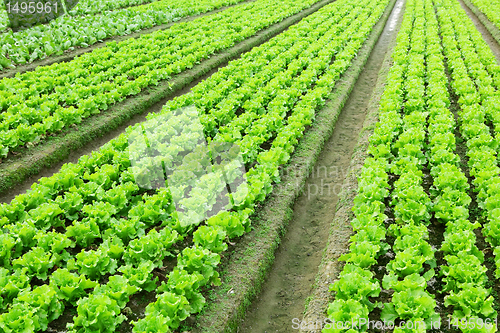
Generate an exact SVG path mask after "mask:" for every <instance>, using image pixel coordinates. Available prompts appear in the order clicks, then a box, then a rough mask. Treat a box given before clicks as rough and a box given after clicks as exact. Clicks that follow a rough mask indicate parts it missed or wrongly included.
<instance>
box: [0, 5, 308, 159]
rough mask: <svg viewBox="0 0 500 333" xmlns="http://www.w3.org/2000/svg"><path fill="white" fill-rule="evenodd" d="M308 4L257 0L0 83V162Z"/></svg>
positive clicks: (294, 12)
mask: <svg viewBox="0 0 500 333" xmlns="http://www.w3.org/2000/svg"><path fill="white" fill-rule="evenodd" d="M315 2H317V0H308V1H298V0H294V1H288V2H287V3H286V4H283V3H282V2H281V1H277V0H258V1H254V2H250V3H246V4H243V5H240V6H236V7H232V8H229V9H226V10H224V11H222V12H220V13H217V14H214V15H208V16H205V17H201V18H198V19H196V20H193V21H191V22H184V23H178V24H176V25H174V26H173V27H171V28H169V29H167V30H164V31H156V32H154V33H151V34H147V35H142V36H141V38H138V39H133V38H132V39H127V40H125V41H122V42H120V43H117V42H110V43H108V45H107V46H106V47H103V48H99V49H96V50H94V51H93V52H90V53H86V54H84V55H82V56H80V57H77V58H75V59H74V60H72V61H69V62H62V63H55V64H53V65H50V66H43V67H37V69H36V70H35V71H32V72H27V73H24V74H21V75H17V76H16V77H14V78H4V79H2V80H0V89H1V91H0V155H2V156H4V157H5V156H7V154H8V152H9V151H12V150H13V149H15V148H16V147H20V146H23V145H25V144H27V143H30V142H31V143H33V142H39V141H40V140H43V138H45V136H46V135H48V134H50V133H54V132H57V131H59V130H61V129H62V128H64V127H69V126H71V125H75V124H78V123H80V122H81V121H82V119H84V118H87V117H89V116H90V115H92V114H96V113H99V112H101V111H105V110H107V109H108V107H109V106H111V105H113V104H115V103H117V102H119V101H122V100H124V99H125V98H127V97H129V96H133V95H136V94H138V93H140V92H141V91H143V90H144V89H145V88H147V87H150V86H154V85H158V83H159V82H160V81H162V80H167V79H169V78H170V77H171V76H172V75H175V74H178V73H180V72H182V71H184V70H186V69H188V68H192V67H193V66H194V65H195V64H197V63H199V62H200V61H202V60H203V59H207V58H208V57H210V56H211V55H213V54H214V53H216V52H219V51H221V50H224V49H227V48H229V47H231V46H233V45H234V44H235V43H237V42H240V41H242V40H244V39H245V38H248V37H250V36H253V35H255V34H256V33H257V32H258V31H260V30H261V29H263V28H266V27H269V26H271V25H272V24H275V23H277V22H279V21H281V20H283V19H285V18H286V17H289V16H291V15H293V14H296V13H297V12H299V11H301V10H302V9H305V8H307V7H309V6H311V5H312V4H314V3H315ZM278 9H279V10H278Z"/></svg>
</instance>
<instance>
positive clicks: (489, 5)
mask: <svg viewBox="0 0 500 333" xmlns="http://www.w3.org/2000/svg"><path fill="white" fill-rule="evenodd" d="M471 3H472V4H473V5H474V6H476V7H477V8H478V9H479V10H480V11H481V12H483V13H484V14H485V15H486V17H488V19H489V20H490V21H491V22H492V23H493V24H494V25H496V26H497V28H498V29H500V3H498V1H495V0H471Z"/></svg>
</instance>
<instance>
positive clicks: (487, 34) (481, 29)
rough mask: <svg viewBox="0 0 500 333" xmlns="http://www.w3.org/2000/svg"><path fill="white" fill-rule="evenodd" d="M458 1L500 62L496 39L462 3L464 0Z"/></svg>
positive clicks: (498, 46)
mask: <svg viewBox="0 0 500 333" xmlns="http://www.w3.org/2000/svg"><path fill="white" fill-rule="evenodd" d="M458 2H459V3H460V6H462V8H463V10H465V12H466V13H467V15H468V16H469V18H470V19H471V20H472V22H473V23H474V26H475V27H476V29H477V30H478V31H479V32H480V33H481V35H482V36H483V39H484V40H485V41H486V43H487V44H488V45H489V47H490V49H491V51H492V52H493V54H494V55H495V58H496V59H497V64H500V44H499V43H498V42H497V41H496V39H495V38H494V37H493V35H492V34H491V33H490V32H489V31H488V29H486V27H485V26H484V24H483V23H482V22H481V20H480V19H479V18H478V17H477V15H476V14H474V12H473V11H472V10H471V9H470V8H469V7H468V6H467V5H466V4H465V3H464V1H463V0H458Z"/></svg>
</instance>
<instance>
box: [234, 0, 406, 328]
mask: <svg viewBox="0 0 500 333" xmlns="http://www.w3.org/2000/svg"><path fill="white" fill-rule="evenodd" d="M403 4H404V1H403V0H399V1H398V2H397V3H396V5H395V6H394V8H393V11H392V13H391V16H390V17H389V20H388V22H387V24H386V26H385V29H384V31H383V33H382V34H381V36H380V38H379V40H378V42H377V44H376V45H375V47H374V49H373V51H372V53H371V55H370V57H369V59H368V62H367V64H366V65H365V68H364V70H363V71H362V73H361V75H360V76H359V78H358V81H357V82H356V85H355V86H354V89H353V91H352V93H351V95H350V97H349V99H348V101H347V103H346V105H345V107H344V109H343V111H342V113H341V114H340V116H339V118H338V120H337V124H336V126H335V130H334V132H333V134H332V136H331V137H330V139H329V140H328V141H327V142H326V144H325V148H324V150H323V151H322V153H321V155H320V157H319V159H318V162H317V164H316V166H315V167H314V168H313V171H312V173H311V176H310V177H309V178H308V180H307V182H306V185H305V187H304V193H303V194H302V195H301V196H300V197H299V198H298V199H297V201H296V203H295V206H294V209H293V210H294V211H293V219H292V220H291V221H290V223H289V225H288V230H287V233H286V234H285V236H284V237H283V239H282V243H281V244H280V247H279V248H278V250H277V252H276V258H275V261H274V264H273V267H272V268H271V270H270V274H269V277H268V278H267V282H266V283H265V285H264V287H263V289H262V292H261V294H260V295H259V296H258V297H257V298H256V300H255V301H254V303H253V304H252V306H251V307H250V309H249V311H248V314H247V316H246V319H245V321H244V322H243V323H242V325H241V326H240V328H239V330H238V332H241V333H250V332H252V333H253V332H258V333H261V332H290V331H291V330H292V329H293V325H294V323H295V322H297V321H300V320H301V319H302V314H303V312H304V305H305V301H306V298H307V297H308V296H309V295H310V294H311V292H312V290H313V285H314V280H315V277H316V274H317V272H318V267H319V265H320V263H321V260H322V256H323V251H322V250H323V249H325V247H326V245H327V241H328V236H329V231H330V226H331V223H332V221H333V220H334V216H335V211H336V206H337V202H338V198H339V197H338V195H339V193H340V191H341V189H342V185H343V182H344V179H345V177H346V176H347V174H348V172H349V167H350V164H351V156H352V154H353V152H354V148H355V147H356V145H357V143H358V136H359V133H360V131H361V129H362V128H363V124H364V121H365V117H366V115H367V110H368V103H369V101H370V97H371V95H372V93H373V91H374V88H375V86H376V83H377V78H378V74H379V71H380V68H381V66H382V64H383V62H384V59H385V58H386V54H387V52H388V51H389V46H390V44H391V41H392V40H393V37H394V36H395V34H397V30H398V29H397V28H396V27H398V26H399V21H400V18H402V8H403ZM334 232H335V233H339V234H341V235H342V238H343V239H348V237H349V234H350V230H348V229H347V228H343V229H342V230H334ZM337 245H338V246H341V247H346V245H347V244H346V243H345V242H344V243H339V244H337ZM316 310H317V311H320V312H322V311H323V309H316Z"/></svg>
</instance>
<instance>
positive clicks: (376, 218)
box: [324, 0, 500, 332]
mask: <svg viewBox="0 0 500 333" xmlns="http://www.w3.org/2000/svg"><path fill="white" fill-rule="evenodd" d="M441 38H442V40H441ZM392 57H393V59H394V66H393V67H392V68H391V71H390V74H389V76H388V80H387V86H386V89H385V92H384V95H383V97H382V100H381V102H380V115H379V118H380V121H379V123H378V124H377V126H376V129H375V131H374V134H373V135H372V137H371V138H370V146H369V149H368V152H369V154H370V155H371V157H369V158H368V159H367V160H366V162H365V165H364V167H363V169H362V172H361V175H360V177H359V185H358V189H359V190H358V191H359V193H358V195H357V197H356V199H355V204H354V208H353V211H354V213H355V216H356V218H355V219H354V220H353V221H352V226H353V229H354V231H355V235H354V236H352V238H351V241H352V245H351V248H350V249H351V252H350V253H348V254H346V255H344V256H343V258H341V259H342V260H345V261H346V262H347V264H346V266H345V267H344V270H343V272H342V273H341V275H340V277H339V280H338V281H337V282H335V283H334V284H333V285H332V288H331V289H332V290H333V291H335V292H336V294H335V300H334V301H333V302H332V303H331V304H330V305H329V308H328V315H329V318H330V319H331V320H332V321H334V322H337V323H358V325H357V326H356V327H354V328H355V329H356V330H355V331H366V330H367V328H368V325H367V323H369V320H368V318H369V314H370V312H371V311H372V310H373V309H374V308H375V306H380V307H382V311H381V316H380V319H381V320H382V321H383V322H385V323H386V325H388V326H389V327H395V329H394V332H416V331H418V332H425V331H427V330H430V329H433V328H434V329H438V328H443V327H448V328H449V327H455V328H458V329H459V330H460V331H462V332H496V326H495V323H496V316H497V313H496V311H495V310H494V308H493V302H494V300H493V296H492V295H491V290H490V289H488V288H487V282H488V278H487V275H486V271H487V269H486V267H485V265H484V254H483V252H482V251H480V250H479V249H478V247H477V246H476V242H477V239H476V235H475V233H474V229H477V228H479V227H481V225H480V224H479V223H478V222H475V223H471V222H470V221H469V205H470V203H471V198H470V196H469V195H468V192H469V184H468V180H467V177H466V176H465V174H464V172H463V171H462V169H461V167H460V157H459V156H458V155H457V153H456V143H455V141H456V140H455V130H456V129H457V124H456V122H455V118H454V115H453V114H452V112H451V111H450V105H451V102H450V96H449V93H448V77H447V75H446V70H445V57H446V61H447V66H448V68H450V75H451V78H450V79H451V88H452V89H453V92H454V93H455V94H456V95H457V97H458V105H459V111H458V115H459V118H460V121H459V123H460V126H459V131H460V133H461V135H462V136H463V138H464V139H465V141H466V146H467V157H468V159H469V170H470V175H471V177H472V179H473V180H472V183H473V184H474V191H475V192H477V200H478V204H479V206H480V207H481V208H482V212H483V216H484V217H485V221H486V222H485V224H484V225H483V226H482V227H483V228H482V232H483V234H484V236H485V237H486V240H487V241H488V242H489V244H490V245H491V248H492V250H493V251H494V253H495V255H496V256H497V277H498V276H499V275H500V274H499V273H498V272H500V269H499V268H498V267H499V266H498V264H499V263H500V261H499V260H498V258H499V257H498V256H499V254H500V250H499V248H498V246H499V245H500V243H499V242H500V233H498V230H500V229H499V226H498V223H499V219H498V217H499V216H500V215H498V214H499V212H500V209H499V208H498V203H499V202H500V200H499V197H498V193H499V192H498V188H499V187H498V184H499V180H500V169H499V168H498V160H497V152H498V147H497V141H496V139H497V138H496V135H497V134H495V137H494V136H493V135H492V134H491V133H498V127H497V120H496V119H498V114H499V110H498V103H497V101H498V97H499V96H500V95H499V92H498V88H499V83H500V81H499V80H498V79H499V77H498V74H497V73H499V67H498V65H496V63H495V59H494V56H493V54H492V53H491V50H490V49H489V48H488V46H487V45H486V43H485V42H484V41H483V40H482V38H481V35H480V33H479V32H478V31H477V30H476V29H475V27H474V25H473V23H472V22H471V21H470V19H469V18H468V17H467V15H466V13H465V12H464V11H463V9H462V8H461V7H460V4H459V3H458V2H456V1H453V0H434V1H433V0H411V1H408V2H407V4H406V12H405V18H404V21H403V23H402V27H401V30H400V32H399V34H398V42H397V46H396V48H395V50H394V52H393V55H392ZM422 96H423V97H422ZM423 168H427V169H428V170H429V171H430V176H431V179H432V186H431V187H430V188H429V191H428V193H429V194H427V193H426V192H425V191H424V188H423V187H422V184H423V181H424V174H423V172H422V171H423ZM390 174H391V175H392V176H394V177H395V179H397V180H396V181H395V182H394V184H393V186H390V184H389V182H388V179H389V175H390ZM389 197H390V198H392V201H391V203H390V205H391V206H392V208H391V209H392V212H393V214H394V217H395V219H394V223H392V224H390V225H389V227H388V228H386V226H385V223H388V222H389V220H388V219H387V216H386V215H385V214H384V212H386V209H388V208H390V207H386V204H385V202H386V200H387V199H388V198H389ZM431 217H434V218H435V219H436V221H437V222H439V223H442V224H444V225H445V228H446V229H445V233H444V241H443V242H442V244H440V248H439V250H440V251H442V253H443V255H444V261H445V262H446V265H444V266H442V267H441V268H440V270H439V272H438V274H440V276H441V277H442V281H443V283H444V287H443V290H440V291H438V292H444V293H445V295H446V296H445V302H444V304H443V305H444V306H445V307H447V306H452V309H453V314H452V317H451V318H448V319H447V320H445V322H441V316H440V313H438V312H439V311H438V312H436V310H437V309H438V308H439V307H440V306H442V305H440V306H439V307H438V306H437V304H436V300H435V296H434V295H433V294H432V293H429V290H432V289H429V287H430V286H431V285H433V284H435V283H436V280H435V278H434V275H435V270H434V268H435V267H436V259H435V256H434V253H435V251H436V249H433V248H432V246H431V245H430V244H429V243H428V239H429V231H428V225H429V223H430V219H431ZM386 234H387V235H390V236H392V237H394V238H395V241H394V245H393V246H392V251H393V253H394V258H393V259H392V260H391V261H390V262H389V263H388V264H387V266H386V271H387V274H386V275H385V276H384V278H383V281H382V287H383V288H384V289H385V290H388V291H391V293H390V294H391V295H392V296H391V297H390V298H391V301H390V302H389V303H386V304H380V303H377V304H373V303H372V302H370V297H377V296H379V295H380V292H381V290H382V289H381V285H380V282H379V281H378V280H377V279H374V275H373V273H372V270H371V268H372V267H373V265H376V264H377V263H378V261H377V259H378V258H379V257H380V256H384V255H389V256H391V258H392V256H393V255H392V254H391V253H388V249H389V248H390V246H389V245H388V244H386V243H385V237H386ZM432 291H433V292H436V291H435V290H432ZM353 309H356V311H353ZM360 322H361V323H364V325H361V326H360V325H359V323H360ZM403 323H411V325H403ZM341 326H342V325H340V326H339V328H337V327H330V328H326V329H324V332H344V331H347V330H348V327H344V328H340V327H341Z"/></svg>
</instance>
